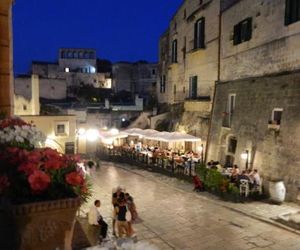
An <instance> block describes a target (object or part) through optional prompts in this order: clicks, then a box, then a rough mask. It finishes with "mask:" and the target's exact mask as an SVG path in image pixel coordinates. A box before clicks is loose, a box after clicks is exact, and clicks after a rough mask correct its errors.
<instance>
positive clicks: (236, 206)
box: [105, 162, 300, 235]
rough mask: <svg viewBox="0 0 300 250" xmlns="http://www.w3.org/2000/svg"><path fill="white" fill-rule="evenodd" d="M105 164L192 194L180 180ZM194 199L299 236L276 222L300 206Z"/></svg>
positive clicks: (205, 196) (207, 197)
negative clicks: (205, 201) (213, 204)
mask: <svg viewBox="0 0 300 250" xmlns="http://www.w3.org/2000/svg"><path fill="white" fill-rule="evenodd" d="M105 164H108V165H109V164H113V165H114V166H117V167H119V168H122V169H125V170H127V171H130V172H133V173H135V174H137V175H140V176H143V177H145V178H147V179H151V180H152V181H155V182H159V183H161V184H165V185H169V186H172V188H174V189H176V190H177V191H180V192H182V191H185V192H189V193H192V192H193V191H192V190H193V186H192V184H190V183H187V182H185V181H182V180H178V179H176V178H171V177H168V176H164V175H161V174H158V173H154V172H151V171H146V170H142V169H139V168H138V167H135V166H130V165H127V164H118V163H109V162H105ZM195 197H197V198H199V199H203V200H207V201H209V202H212V203H215V204H217V205H218V206H221V207H224V208H227V209H230V210H232V211H235V212H237V213H240V214H243V215H245V216H248V217H251V218H253V219H256V220H259V221H262V222H265V223H268V224H271V225H274V226H276V227H280V228H283V229H285V230H288V231H290V232H293V233H296V234H299V235H300V230H296V229H294V228H292V227H289V226H285V225H284V224H282V223H279V222H277V221H276V220H278V219H279V218H281V217H282V216H283V215H286V214H294V213H297V212H298V213H300V206H299V205H297V204H295V203H291V202H285V203H283V204H282V205H275V204H270V203H267V202H261V201H253V202H247V203H232V202H226V201H223V200H220V199H219V198H218V197H217V196H214V195H212V194H210V193H208V192H203V193H195Z"/></svg>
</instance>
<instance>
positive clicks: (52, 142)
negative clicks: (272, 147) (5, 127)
mask: <svg viewBox="0 0 300 250" xmlns="http://www.w3.org/2000/svg"><path fill="white" fill-rule="evenodd" d="M16 89H18V88H16ZM23 91H24V94H25V96H24V95H23V94H22V92H20V93H16V94H15V95H14V115H18V116H20V117H21V118H22V119H23V120H25V121H26V122H33V124H35V125H36V127H37V128H39V129H40V130H41V131H42V132H43V133H44V134H45V135H46V136H47V140H46V146H47V147H51V148H54V149H57V150H58V151H59V152H61V153H73V154H74V153H76V145H75V135H76V116H74V115H59V114H56V115H40V102H39V97H40V82H39V77H38V76H37V75H32V77H31V78H29V80H28V79H27V80H26V89H24V90H23Z"/></svg>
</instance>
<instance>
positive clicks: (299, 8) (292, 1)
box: [284, 0, 300, 25]
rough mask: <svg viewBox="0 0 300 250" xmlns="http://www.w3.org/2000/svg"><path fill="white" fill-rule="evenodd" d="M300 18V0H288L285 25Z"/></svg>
mask: <svg viewBox="0 0 300 250" xmlns="http://www.w3.org/2000/svg"><path fill="white" fill-rule="evenodd" d="M299 20H300V1H299V0H286V2H285V22H284V23H285V25H289V24H291V23H295V22H297V21H299Z"/></svg>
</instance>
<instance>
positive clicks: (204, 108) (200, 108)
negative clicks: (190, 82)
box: [184, 96, 211, 112]
mask: <svg viewBox="0 0 300 250" xmlns="http://www.w3.org/2000/svg"><path fill="white" fill-rule="evenodd" d="M184 110H185V111H190V112H210V111H211V100H210V97H209V96H199V97H195V98H186V99H185V102H184Z"/></svg>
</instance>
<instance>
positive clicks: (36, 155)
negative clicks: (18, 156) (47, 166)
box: [27, 151, 42, 163]
mask: <svg viewBox="0 0 300 250" xmlns="http://www.w3.org/2000/svg"><path fill="white" fill-rule="evenodd" d="M41 157H42V155H41V152H40V151H32V152H30V153H29V154H28V155H27V160H28V161H29V162H35V163H38V162H40V160H41Z"/></svg>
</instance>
